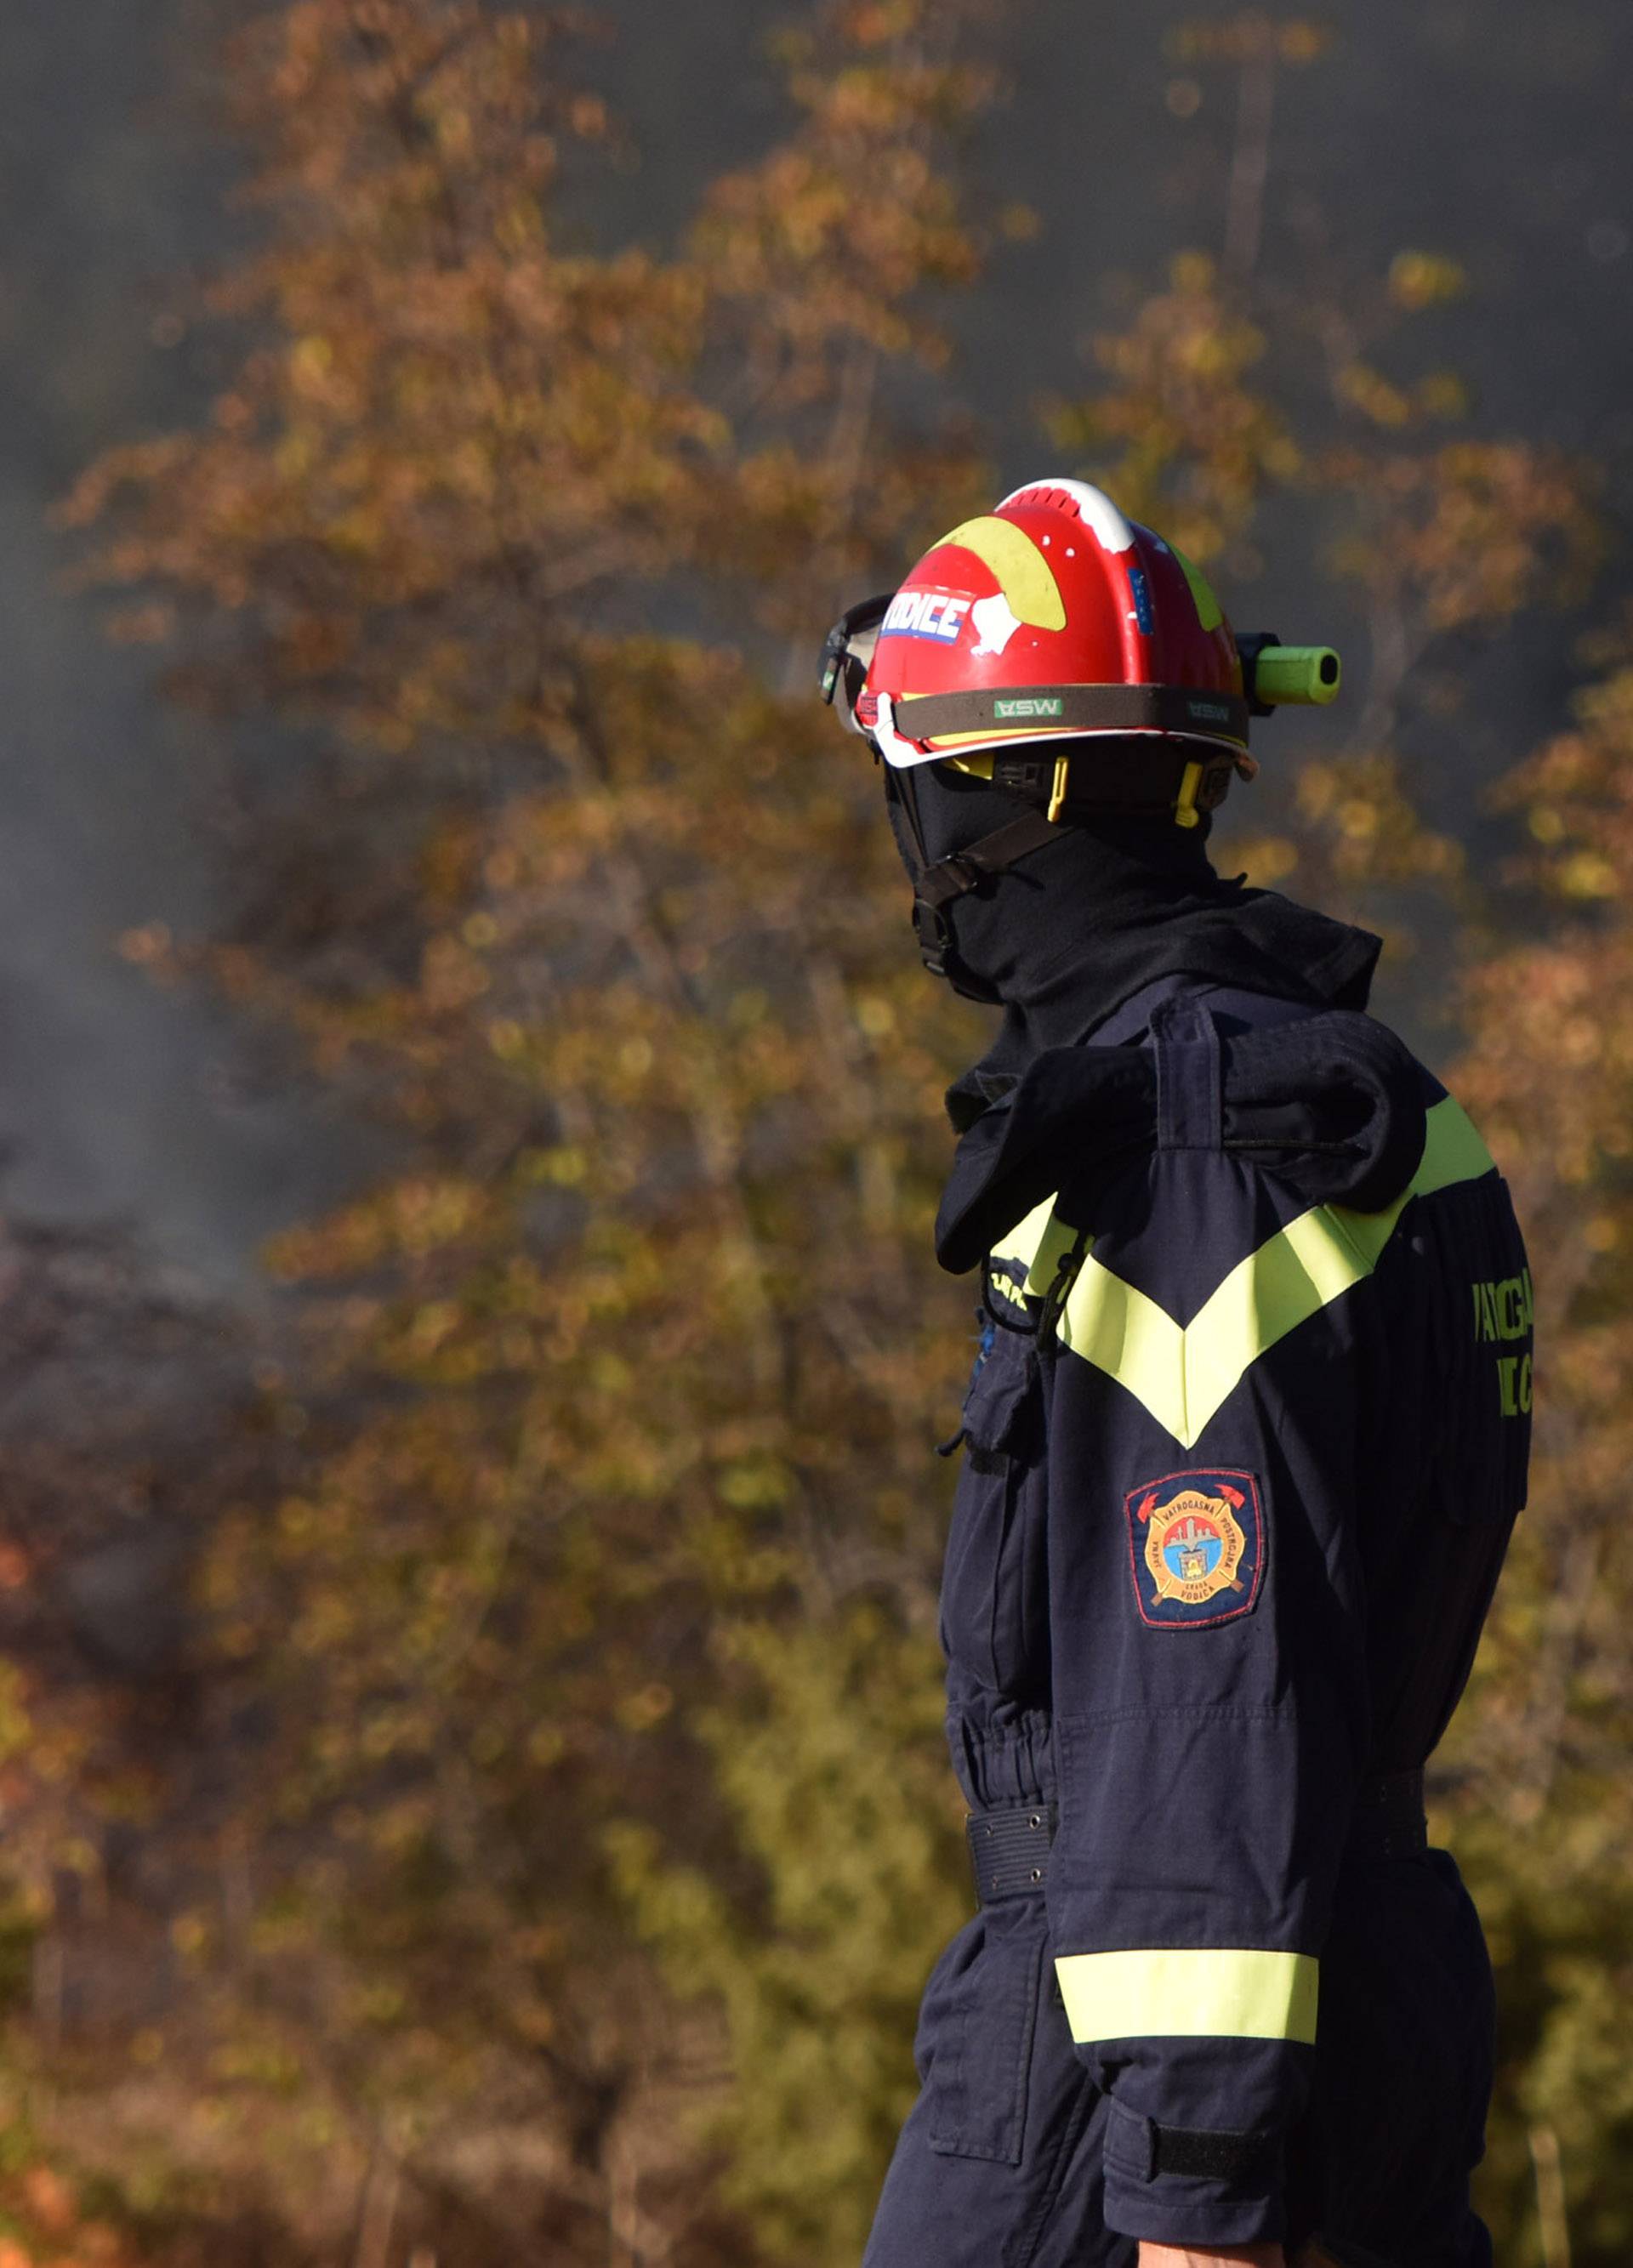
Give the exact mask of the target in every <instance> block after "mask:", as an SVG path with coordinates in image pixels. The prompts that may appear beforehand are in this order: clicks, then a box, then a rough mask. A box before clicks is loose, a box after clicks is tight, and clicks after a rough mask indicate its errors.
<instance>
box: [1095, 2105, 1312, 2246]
mask: <svg viewBox="0 0 1633 2268" xmlns="http://www.w3.org/2000/svg"><path fill="white" fill-rule="evenodd" d="M1107 2110H1108V2112H1109V2114H1110V2115H1109V2117H1108V2119H1107V2122H1106V2130H1105V2224H1106V2227H1107V2228H1111V2229H1114V2230H1115V2231H1116V2233H1117V2234H1118V2235H1119V2236H1132V2237H1136V2238H1141V2239H1142V2240H1143V2241H1144V2242H1147V2243H1150V2244H1190V2245H1196V2246H1200V2247H1201V2248H1203V2249H1204V2250H1207V2249H1208V2248H1211V2247H1213V2246H1215V2245H1222V2244H1269V2243H1274V2242H1276V2241H1277V2239H1279V2238H1280V2237H1282V2235H1285V2233H1286V2223H1285V2214H1284V2211H1283V2205H1282V2183H1283V2160H1284V2150H1283V2142H1282V2135H1281V2133H1280V2132H1275V2133H1248V2134H1238V2133H1227V2132H1212V2131H1206V2132H1205V2131H1203V2130H1201V2129H1199V2128H1193V2127H1175V2126H1160V2127H1159V2126H1158V2125H1157V2124H1156V2122H1155V2121H1154V2120H1153V2119H1149V2118H1146V2117H1142V2115H1141V2114H1140V2113H1139V2112H1138V2111H1136V2110H1125V2109H1124V2108H1122V2106H1121V2105H1120V2104H1119V2103H1118V2102H1115V2101H1114V2100H1113V2101H1112V2102H1109V2103H1108V2105H1107Z"/></svg>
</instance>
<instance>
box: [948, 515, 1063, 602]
mask: <svg viewBox="0 0 1633 2268" xmlns="http://www.w3.org/2000/svg"><path fill="white" fill-rule="evenodd" d="M942 543H956V544H957V545H958V546H959V547H960V549H963V550H964V551H973V552H974V554H975V556H976V557H977V558H978V559H979V560H980V561H981V562H982V563H983V564H984V565H986V566H987V567H990V568H991V569H992V571H993V573H994V575H995V576H996V577H997V578H998V587H999V589H1000V590H1001V592H1002V593H1003V595H1004V597H1005V599H1006V600H1008V601H1009V606H1010V608H1012V610H1013V611H1014V612H1015V614H1016V615H1018V616H1019V617H1020V619H1021V621H1022V622H1029V623H1030V624H1031V627H1032V628H1033V629H1034V630H1064V629H1065V628H1066V607H1065V604H1064V602H1063V601H1062V600H1061V597H1060V585H1059V584H1058V583H1057V582H1056V581H1055V579H1054V571H1053V568H1052V567H1051V566H1050V564H1049V562H1048V561H1047V560H1046V558H1045V557H1044V556H1043V553H1042V552H1041V551H1040V550H1039V549H1038V546H1037V545H1036V544H1035V543H1034V542H1033V541H1032V539H1031V536H1030V535H1028V534H1027V533H1026V531H1025V530H1024V529H1023V528H1020V527H1016V525H1015V522H1014V521H1013V520H1012V519H994V517H993V515H992V514H991V513H990V512H987V513H986V514H984V515H983V516H982V517H981V518H980V519H966V520H964V521H963V522H961V523H960V525H959V526H958V527H955V528H954V530H953V532H952V534H950V535H943V536H942ZM934 549H936V550H938V551H939V550H940V549H941V544H936V545H935V547H934Z"/></svg>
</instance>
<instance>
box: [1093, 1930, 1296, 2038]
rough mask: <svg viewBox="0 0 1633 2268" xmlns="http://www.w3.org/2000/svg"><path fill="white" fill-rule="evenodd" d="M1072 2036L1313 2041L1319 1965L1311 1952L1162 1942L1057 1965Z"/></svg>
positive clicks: (1096, 1954)
mask: <svg viewBox="0 0 1633 2268" xmlns="http://www.w3.org/2000/svg"><path fill="white" fill-rule="evenodd" d="M1054 1967H1055V1974H1056V1975H1057V1976H1058V1977H1059V1978H1060V1997H1061V1999H1063V2000H1064V2001H1065V2003H1066V2014H1067V2021H1068V2023H1069V2024H1070V2025H1071V2028H1072V2037H1073V2038H1074V2039H1075V2040H1077V2041H1079V2042H1088V2041H1090V2040H1155V2039H1186V2040H1301V2041H1303V2043H1304V2045H1305V2046H1306V2047H1313V2046H1314V2045H1315V2036H1316V1992H1317V1986H1318V1984H1319V1976H1320V1968H1319V1962H1317V1961H1316V1960H1315V1958H1314V1956H1313V1955H1311V1954H1308V1953H1246V1952H1236V1951H1229V1952H1226V1951H1216V1950H1214V1949H1213V1948H1197V1949H1194V1950H1193V1949H1192V1948H1176V1947H1159V1948H1156V1949H1155V1950H1153V1951H1151V1952H1147V1953H1071V1954H1068V1955H1065V1956H1064V1957H1063V1958H1061V1959H1060V1960H1058V1961H1057V1962H1055V1964H1054Z"/></svg>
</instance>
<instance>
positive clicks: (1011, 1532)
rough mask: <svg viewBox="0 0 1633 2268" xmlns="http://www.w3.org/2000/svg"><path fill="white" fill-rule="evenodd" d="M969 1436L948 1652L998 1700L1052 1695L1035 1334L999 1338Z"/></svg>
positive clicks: (969, 1416) (969, 1413)
mask: <svg viewBox="0 0 1633 2268" xmlns="http://www.w3.org/2000/svg"><path fill="white" fill-rule="evenodd" d="M1043 1444H1044V1423H1043V1395H1042V1388H1041V1385H1040V1381H1039V1370H1038V1351H1037V1348H1036V1347H1035V1345H1034V1344H1033V1343H1032V1341H1031V1338H1030V1337H1027V1336H1025V1335H1024V1334H1023V1333H1020V1332H1016V1331H1007V1330H1000V1331H998V1332H996V1333H995V1334H994V1343H993V1346H992V1351H991V1352H990V1353H989V1354H988V1355H987V1356H986V1359H985V1360H984V1361H983V1362H981V1363H980V1364H979V1366H978V1367H977V1369H976V1373H975V1375H974V1377H973V1378H972V1380H971V1381H970V1390H969V1392H968V1394H967V1395H965V1397H964V1468H963V1470H962V1471H961V1472H960V1474H959V1476H958V1487H957V1493H956V1495H955V1497H954V1499H953V1516H952V1526H951V1528H950V1531H949V1534H948V1537H947V1557H946V1562H945V1565H944V1566H943V1568H942V1646H943V1648H944V1649H945V1651H946V1653H947V1656H948V1659H949V1661H953V1662H956V1663H957V1665H958V1666H959V1668H962V1669H964V1671H965V1672H966V1673H967V1674H968V1675H970V1676H971V1677H972V1678H973V1679H974V1680H975V1681H976V1683H978V1684H980V1685H984V1686H986V1687H987V1688H989V1689H990V1690H993V1691H994V1692H998V1693H1004V1694H1009V1695H1013V1696H1015V1697H1024V1696H1029V1695H1034V1694H1042V1693H1046V1691H1047V1689H1048V1682H1049V1660H1048V1626H1049V1624H1048V1566H1047V1560H1046V1544H1045V1533H1046V1531H1045V1520H1044V1505H1045V1491H1046V1480H1045V1471H1044V1456H1043Z"/></svg>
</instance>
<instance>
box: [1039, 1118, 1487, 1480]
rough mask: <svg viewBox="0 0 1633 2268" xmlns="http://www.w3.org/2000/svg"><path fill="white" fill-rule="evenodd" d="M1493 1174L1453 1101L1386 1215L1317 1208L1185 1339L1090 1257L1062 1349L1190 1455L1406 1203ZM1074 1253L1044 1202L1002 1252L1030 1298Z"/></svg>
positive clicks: (1361, 1272)
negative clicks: (1138, 1405) (1121, 1390)
mask: <svg viewBox="0 0 1633 2268" xmlns="http://www.w3.org/2000/svg"><path fill="white" fill-rule="evenodd" d="M1491 1169H1492V1165H1491V1153H1490V1152H1489V1150H1488V1149H1487V1148H1486V1145H1485V1144H1484V1143H1483V1142H1482V1140H1481V1138H1480V1136H1479V1134H1478V1133H1477V1132H1476V1131H1475V1130H1474V1126H1473V1125H1472V1124H1471V1123H1470V1122H1469V1119H1468V1117H1467V1114H1466V1113H1465V1111H1464V1110H1463V1108H1462V1107H1461V1106H1460V1105H1459V1103H1458V1102H1456V1101H1453V1100H1452V1097H1451V1096H1450V1095H1448V1096H1447V1097H1446V1099H1445V1101H1443V1102H1437V1104H1436V1105H1435V1106H1434V1108H1433V1109H1431V1110H1430V1112H1429V1114H1428V1123H1427V1128H1426V1138H1425V1141H1424V1145H1423V1155H1422V1160H1421V1161H1420V1163H1419V1166H1418V1169H1417V1171H1416V1173H1415V1175H1413V1177H1412V1179H1411V1181H1410V1182H1408V1184H1407V1187H1406V1188H1405V1189H1403V1190H1402V1191H1401V1193H1400V1196H1399V1197H1397V1198H1396V1199H1395V1200H1394V1202H1393V1204H1389V1205H1386V1206H1385V1208H1384V1209H1383V1211H1381V1212H1371V1213H1366V1212H1356V1211H1353V1210H1352V1209H1351V1208H1350V1207H1349V1206H1348V1205H1314V1206H1312V1208H1311V1210H1310V1211H1308V1212H1305V1213H1301V1214H1300V1215H1299V1216H1298V1218H1297V1219H1295V1220H1291V1221H1289V1223H1288V1225H1287V1226H1286V1227H1285V1228H1283V1229H1280V1230H1278V1231H1277V1233H1276V1234H1275V1236H1273V1237H1271V1238H1269V1239H1268V1240H1267V1241H1266V1242H1265V1243H1264V1244H1261V1245H1260V1248H1259V1249H1258V1250H1257V1251H1256V1252H1252V1253H1249V1254H1248V1256H1247V1257H1246V1258H1245V1260H1242V1261H1239V1262H1238V1263H1237V1265H1236V1266H1235V1267H1234V1268H1233V1269H1232V1270H1230V1274H1229V1275H1228V1276H1227V1277H1226V1278H1224V1280H1223V1283H1222V1284H1220V1285H1219V1286H1218V1288H1217V1289H1216V1291H1215V1292H1213V1293H1212V1294H1211V1295H1210V1297H1209V1298H1208V1300H1207V1302H1206V1304H1205V1305H1204V1306H1203V1307H1202V1308H1201V1311H1200V1313H1199V1314H1196V1315H1194V1316H1193V1318H1192V1320H1191V1322H1190V1323H1189V1324H1188V1325H1186V1327H1185V1328H1184V1329H1181V1327H1180V1326H1179V1324H1178V1323H1176V1322H1174V1320H1173V1318H1172V1316H1171V1315H1170V1314H1168V1313H1167V1311H1166V1310H1165V1309H1164V1308H1163V1307H1158V1305H1157V1304H1156V1301H1155V1300H1152V1299H1150V1298H1149V1296H1148V1295H1147V1294H1146V1293H1145V1292H1141V1291H1138V1290H1136V1289H1135V1287H1134V1285H1132V1284H1127V1283H1125V1282H1124V1281H1123V1279H1122V1278H1121V1277H1119V1276H1116V1275H1113V1274H1112V1270H1110V1269H1109V1268H1106V1267H1105V1266H1104V1265H1103V1264H1102V1263H1100V1262H1099V1261H1098V1260H1097V1259H1096V1258H1095V1256H1094V1255H1093V1252H1092V1251H1090V1253H1088V1254H1087V1256H1085V1258H1084V1260H1083V1265H1082V1266H1081V1268H1080V1269H1079V1270H1078V1273H1077V1278H1076V1280H1075V1283H1074V1284H1073V1286H1072V1289H1071V1292H1070V1293H1069V1294H1068V1298H1067V1300H1066V1304H1065V1307H1064V1308H1063V1309H1062V1311H1061V1314H1060V1322H1059V1324H1058V1327H1057V1328H1058V1331H1059V1336H1060V1344H1062V1345H1063V1346H1065V1347H1068V1348H1069V1349H1070V1350H1071V1351H1072V1352H1073V1353H1074V1354H1076V1355H1079V1356H1081V1357H1082V1359H1083V1360H1084V1361H1085V1362H1090V1363H1092V1364H1093V1365H1094V1366H1095V1368H1096V1369H1097V1370H1102V1371H1104V1372H1105V1373H1106V1375H1107V1376H1108V1377H1111V1378H1114V1379H1115V1380H1116V1381H1118V1383H1119V1385H1120V1386H1123V1387H1125V1388H1127V1391H1128V1392H1129V1393H1130V1394H1132V1395H1134V1397H1135V1399H1136V1400H1137V1401H1139V1402H1142V1403H1143V1404H1144V1405H1145V1407H1146V1409H1147V1410H1149V1411H1150V1413H1151V1415H1152V1417H1153V1418H1156V1422H1157V1424H1158V1425H1161V1426H1162V1427H1163V1428H1164V1431H1165V1432H1169V1433H1171V1434H1172V1436H1173V1438H1174V1440H1176V1441H1178V1442H1179V1445H1180V1447H1182V1448H1186V1449H1189V1448H1192V1447H1194V1446H1195V1444H1196V1442H1197V1441H1198V1440H1200V1439H1201V1434H1202V1432H1203V1429H1204V1428H1205V1426H1206V1425H1208V1421H1209V1419H1210V1418H1213V1417H1214V1415H1215V1414H1216V1411H1217V1410H1218V1409H1219V1408H1220V1405H1221V1404H1222V1403H1223V1402H1224V1400H1225V1399H1226V1397H1227V1396H1228V1395H1230V1393H1232V1392H1233V1391H1234V1389H1235V1388H1236V1387H1237V1386H1238V1385H1239V1383H1240V1382H1241V1381H1242V1379H1243V1378H1244V1377H1245V1374H1246V1373H1247V1372H1248V1371H1249V1370H1250V1369H1251V1368H1252V1366H1253V1364H1254V1363H1255V1362H1257V1361H1258V1360H1259V1359H1260V1356H1261V1355H1263V1354H1266V1353H1267V1352H1268V1351H1269V1350H1270V1349H1271V1348H1272V1347H1273V1346H1275V1345H1276V1344H1278V1342H1279V1341H1281V1340H1282V1339H1284V1338H1285V1337H1287V1335H1288V1333H1289V1331H1291V1330H1295V1329H1297V1327H1298V1325H1299V1324H1300V1323H1302V1322H1308V1320H1309V1318H1310V1317H1311V1316H1312V1315H1315V1314H1319V1313H1320V1311H1321V1309H1322V1308H1323V1307H1329V1306H1330V1305H1331V1304H1332V1302H1333V1301H1334V1300H1337V1299H1340V1298H1341V1297H1342V1295H1343V1294H1344V1293H1345V1292H1348V1291H1349V1290H1350V1289H1351V1288H1352V1287H1353V1286H1354V1285H1356V1284H1359V1283H1360V1282H1362V1281H1363V1278H1366V1277H1368V1276H1370V1275H1371V1272H1372V1270H1374V1268H1376V1267H1377V1265H1378V1260H1379V1258H1380V1257H1381V1256H1382V1255H1383V1252H1384V1250H1385V1247H1386V1246H1387V1245H1388V1242H1389V1240H1390V1238H1391V1237H1392V1236H1393V1234H1394V1232H1395V1228H1396V1226H1397V1224H1398V1223H1399V1221H1400V1216H1401V1214H1402V1213H1403V1212H1404V1211H1405V1210H1406V1208H1407V1206H1408V1204H1409V1203H1410V1201H1411V1199H1412V1198H1413V1197H1428V1196H1430V1195H1432V1194H1433V1192H1434V1191H1435V1190H1437V1189H1448V1188H1450V1187H1451V1186H1452V1184H1453V1183H1454V1182H1467V1181H1477V1180H1478V1179H1479V1178H1480V1177H1481V1176H1482V1175H1484V1174H1489V1172H1490V1171H1491ZM1072 1242H1073V1231H1072V1230H1071V1229H1070V1228H1069V1227H1068V1226H1066V1225H1065V1224H1064V1223H1062V1222H1060V1220H1058V1219H1056V1218H1055V1215H1054V1211H1053V1200H1051V1201H1050V1202H1049V1203H1047V1204H1041V1205H1038V1206H1037V1207H1035V1208H1034V1210H1033V1211H1031V1212H1030V1213H1029V1214H1028V1215H1027V1217H1026V1219H1025V1220H1023V1222H1022V1223H1021V1224H1020V1226H1019V1227H1018V1228H1017V1229H1016V1231H1015V1232H1014V1233H1013V1234H1012V1235H1011V1236H1009V1237H1007V1238H1006V1239H1005V1240H1004V1241H1003V1243H1002V1244H1001V1246H1000V1247H999V1248H998V1249H999V1251H1000V1252H1001V1254H1002V1256H1003V1257H1004V1259H1005V1260H1006V1261H1007V1262H1009V1263H1011V1264H1012V1266H1014V1267H1018V1266H1020V1265H1022V1264H1024V1265H1025V1266H1026V1267H1027V1269H1028V1274H1027V1278H1026V1288H1027V1290H1028V1291H1029V1292H1036V1293H1038V1294H1039V1295H1040V1296H1041V1294H1042V1293H1043V1292H1046V1291H1047V1289H1048V1287H1049V1284H1050V1282H1051V1281H1052V1280H1053V1275H1054V1271H1055V1270H1056V1268H1057V1267H1058V1266H1059V1264H1060V1257H1061V1256H1062V1255H1063V1254H1064V1253H1065V1252H1067V1251H1068V1250H1069V1249H1070V1248H1071V1245H1072Z"/></svg>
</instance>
